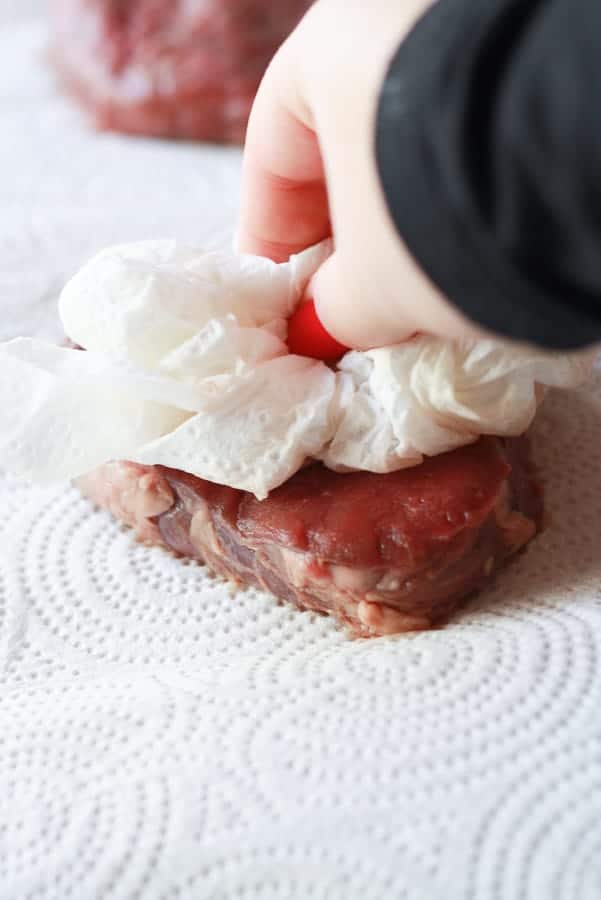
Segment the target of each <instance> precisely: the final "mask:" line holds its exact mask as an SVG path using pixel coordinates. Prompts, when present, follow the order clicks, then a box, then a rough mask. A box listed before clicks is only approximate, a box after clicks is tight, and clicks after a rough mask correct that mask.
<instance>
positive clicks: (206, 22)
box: [51, 0, 311, 142]
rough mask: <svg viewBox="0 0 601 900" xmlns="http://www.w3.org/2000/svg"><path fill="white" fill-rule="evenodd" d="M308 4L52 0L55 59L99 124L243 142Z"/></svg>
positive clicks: (301, 0)
mask: <svg viewBox="0 0 601 900" xmlns="http://www.w3.org/2000/svg"><path fill="white" fill-rule="evenodd" d="M310 5H311V2H310V0H278V2H277V3H273V2H269V0H52V5H51V10H52V20H53V31H54V40H53V59H54V61H55V64H56V66H57V67H58V70H59V72H60V73H61V75H62V77H63V81H64V83H65V84H66V86H67V87H68V89H69V90H70V91H71V93H73V94H74V95H75V96H76V97H78V98H79V100H80V101H81V102H82V103H83V104H84V106H86V107H87V108H88V109H89V110H90V111H91V112H92V114H93V116H94V118H95V121H96V124H97V125H98V127H100V128H103V129H111V130H115V131H124V132H127V133H129V134H143V135H151V136H157V137H173V138H188V139H197V140H211V141H229V142H242V140H243V138H244V132H245V129H246V123H247V119H248V114H249V111H250V107H251V104H252V101H253V99H254V96H255V93H256V91H257V88H258V86H259V82H260V80H261V77H262V75H263V73H264V71H265V69H266V67H267V64H268V62H269V60H270V59H271V57H272V56H273V54H274V53H275V51H276V49H277V48H278V46H279V45H280V43H281V42H282V41H283V40H284V38H285V37H286V36H287V35H288V33H289V32H290V31H291V30H292V29H293V28H294V26H295V25H296V24H297V22H298V21H299V20H300V19H301V17H302V15H303V13H304V12H305V11H306V9H307V8H308V7H309V6H310Z"/></svg>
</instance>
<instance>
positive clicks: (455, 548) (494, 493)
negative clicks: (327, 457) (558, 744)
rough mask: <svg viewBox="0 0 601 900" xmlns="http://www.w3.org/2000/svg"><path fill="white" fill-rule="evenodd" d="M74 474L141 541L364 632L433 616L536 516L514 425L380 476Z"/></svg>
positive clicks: (536, 498) (532, 527) (441, 618)
mask: <svg viewBox="0 0 601 900" xmlns="http://www.w3.org/2000/svg"><path fill="white" fill-rule="evenodd" d="M80 486H81V488H82V490H83V491H84V493H86V494H87V495H88V496H90V497H91V498H92V499H93V500H95V501H96V502H97V503H99V504H100V505H101V506H104V507H105V508H107V509H109V510H110V511H111V512H112V513H113V514H114V515H115V516H117V517H118V518H119V519H121V520H122V521H124V522H126V523H127V524H128V525H131V526H133V527H135V528H136V530H137V533H138V536H139V538H140V539H141V540H144V541H148V542H150V543H155V544H162V545H164V546H166V547H168V548H169V549H171V550H173V551H175V552H176V553H178V554H181V555H183V556H188V557H192V558H194V559H197V560H200V561H202V562H205V563H206V564H207V565H208V566H209V568H211V569H212V570H213V571H214V572H216V573H217V574H220V575H223V576H225V577H226V578H230V579H233V580H234V581H235V582H236V583H238V584H240V585H244V584H252V585H257V586H260V587H263V588H265V589H267V590H269V591H271V592H272V593H273V594H275V596H276V597H279V598H280V599H281V600H284V601H288V602H290V603H293V604H295V605H296V606H298V607H300V608H301V609H312V610H317V611H319V612H324V613H329V614H332V615H334V616H335V617H336V618H338V619H339V620H340V621H342V622H344V623H345V624H346V625H347V626H348V627H349V628H350V630H351V632H352V633H354V634H355V635H358V636H363V637H369V636H374V635H381V634H391V633H396V632H403V631H413V630H421V629H425V628H430V627H433V626H435V625H438V624H440V623H443V622H445V621H446V620H448V618H449V616H450V615H451V614H452V613H453V612H454V611H455V610H456V609H457V607H458V606H459V604H460V602H461V601H462V600H463V599H464V598H465V597H466V596H467V595H468V594H470V593H472V592H473V591H474V590H475V589H477V588H479V587H480V586H481V585H482V584H483V583H485V582H486V580H487V579H488V578H489V577H490V575H491V573H492V572H493V571H494V570H496V569H497V568H498V567H499V566H500V565H501V564H502V563H503V562H504V561H505V560H506V559H507V558H508V557H509V556H511V555H512V554H513V553H515V552H516V551H517V550H519V549H520V548H521V547H523V546H524V545H525V544H526V543H527V542H528V541H529V540H530V539H531V538H532V537H533V536H534V535H535V534H536V532H537V530H538V529H539V528H540V526H541V521H542V499H541V493H540V490H539V489H538V487H537V485H536V483H535V482H534V480H533V476H532V472H531V467H530V463H529V459H528V445H527V441H526V439H525V438H518V439H515V438H512V439H508V440H500V439H496V438H481V439H480V440H479V441H478V442H477V443H475V444H472V445H470V446H468V447H463V448H461V449H458V450H454V451H452V452H451V453H446V454H443V455H441V456H437V457H434V458H432V459H428V460H426V461H425V462H424V463H422V464H421V465H420V466H415V467H414V468H410V469H403V470H401V471H399V472H393V473H390V474H387V475H376V474H372V473H369V472H352V473H348V474H337V473H335V472H332V471H330V470H329V469H326V468H324V467H323V466H322V465H319V464H315V465H312V466H310V467H308V468H306V469H303V470H302V471H300V472H298V473H297V474H296V475H295V476H294V477H292V478H291V479H290V480H289V481H288V482H286V483H285V484H284V485H282V486H281V487H279V488H277V489H276V490H274V491H273V492H272V493H271V494H270V496H269V497H268V498H267V499H266V500H263V501H258V500H256V498H255V497H254V496H253V495H252V494H248V493H245V492H243V491H238V490H234V489H233V488H228V487H221V486H219V485H216V484H212V483H211V482H208V481H204V480H202V479H200V478H196V477H194V476H192V475H187V474H185V473H183V472H178V471H176V470H173V469H168V468H165V467H162V466H156V467H152V466H150V467H149V466H140V465H137V464H134V463H128V462H117V463H110V464H108V465H105V466H103V467H102V468H100V469H98V470H97V471H96V472H94V473H92V474H91V475H89V476H86V477H85V478H83V479H80Z"/></svg>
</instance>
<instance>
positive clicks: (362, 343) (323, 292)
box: [309, 252, 417, 350]
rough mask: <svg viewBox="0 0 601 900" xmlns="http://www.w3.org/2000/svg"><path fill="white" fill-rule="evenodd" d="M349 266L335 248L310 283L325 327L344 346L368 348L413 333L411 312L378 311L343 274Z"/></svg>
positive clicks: (413, 323)
mask: <svg viewBox="0 0 601 900" xmlns="http://www.w3.org/2000/svg"><path fill="white" fill-rule="evenodd" d="M348 271H349V266H348V265H343V264H342V263H341V259H340V254H339V253H337V252H335V253H333V254H332V256H330V257H329V259H327V260H326V261H325V263H324V264H323V265H322V266H321V267H320V268H319V269H318V271H317V272H316V273H315V275H314V276H313V278H312V280H311V284H310V285H309V293H310V294H311V296H312V297H313V299H314V300H315V309H316V312H317V316H318V318H319V320H320V322H321V323H322V325H323V326H324V328H325V329H326V331H327V332H328V333H329V334H330V335H331V336H332V337H333V338H335V340H336V341H338V342H339V343H341V344H344V346H345V347H354V348H355V349H358V350H368V349H370V348H372V347H382V346H384V345H386V344H397V343H400V342H401V341H405V340H407V339H408V338H410V337H411V336H412V335H413V334H415V332H416V330H417V328H416V321H415V318H414V317H413V316H411V317H407V318H404V317H403V316H402V315H400V314H399V313H398V312H397V313H396V314H395V315H394V316H393V317H390V316H385V317H382V316H380V315H378V314H377V313H378V311H377V307H376V309H375V314H374V304H373V303H372V302H370V300H369V297H368V296H367V294H366V293H363V292H362V290H361V287H360V286H359V287H358V289H357V286H356V285H355V283H354V280H353V279H349V278H348V277H346V276H345V273H348Z"/></svg>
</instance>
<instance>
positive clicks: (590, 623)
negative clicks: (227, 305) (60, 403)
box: [0, 29, 601, 900]
mask: <svg viewBox="0 0 601 900" xmlns="http://www.w3.org/2000/svg"><path fill="white" fill-rule="evenodd" d="M38 34H39V32H36V31H34V30H30V29H23V30H22V31H20V32H18V33H17V32H15V31H13V30H12V29H11V31H10V34H7V33H6V32H2V31H0V60H2V62H1V63H0V66H4V65H5V64H7V63H6V60H9V64H10V61H11V60H12V63H18V64H19V66H20V71H19V72H18V74H17V73H16V72H15V76H14V80H13V82H12V83H11V85H8V84H7V83H6V82H3V81H0V111H1V112H2V117H3V138H4V140H3V141H2V143H1V144H0V153H1V154H2V162H3V168H2V170H0V171H1V174H0V193H1V199H2V201H5V200H7V199H8V198H10V197H12V198H13V201H14V205H13V207H12V209H11V212H10V215H8V216H7V215H3V216H2V218H1V219H0V229H1V236H0V280H1V287H2V289H1V292H0V303H1V304H2V317H1V325H2V329H3V331H4V332H5V336H6V337H12V336H14V335H15V334H17V333H24V332H26V331H27V330H29V331H36V333H38V334H45V333H47V325H48V324H52V322H53V321H54V320H53V319H52V314H51V306H50V303H49V300H48V299H46V298H49V297H51V296H54V293H55V287H56V285H57V282H60V281H61V279H62V278H63V276H64V275H65V274H68V273H69V272H71V271H73V270H74V268H76V266H77V265H78V264H79V262H80V257H83V256H85V255H89V253H90V252H92V251H94V250H95V249H96V248H97V247H101V246H103V245H105V244H107V243H111V242H113V241H116V240H122V239H130V238H136V237H147V236H148V237H153V236H156V235H160V234H161V233H166V232H169V233H171V232H177V233H178V235H179V234H181V236H182V239H187V238H188V237H189V235H190V234H191V233H192V232H193V231H194V230H197V229H198V230H202V229H203V228H205V227H206V228H210V224H211V223H210V216H212V215H214V216H215V219H214V227H215V229H216V231H217V232H219V229H220V228H223V229H226V228H229V226H230V225H231V223H232V222H233V206H234V203H235V191H236V181H237V178H238V171H237V157H236V156H235V155H234V156H231V155H228V154H225V155H224V156H222V155H221V154H220V153H219V152H218V151H212V150H211V151H207V152H201V151H199V150H192V149H190V148H180V147H173V148H170V147H165V146H163V145H158V146H156V147H155V146H154V145H152V146H150V145H148V144H145V143H142V144H138V143H135V142H134V144H133V145H130V144H128V143H121V142H120V141H119V140H118V139H114V138H113V139H110V140H106V139H104V138H103V139H100V142H99V143H98V142H97V141H96V139H92V138H91V137H86V136H85V133H84V132H82V131H81V130H80V129H79V128H78V126H77V121H78V120H77V117H74V116H72V113H71V111H69V109H68V107H65V106H63V104H62V102H60V101H59V100H57V99H55V98H54V95H53V93H52V91H51V88H50V87H49V86H48V84H47V82H46V81H45V80H44V78H43V77H42V74H41V72H40V70H39V69H38V68H37V66H35V65H34V62H33V59H34V53H35V52H36V48H37V47H38V46H39V38H38V36H37V35H38ZM11 71H13V68H11ZM66 123H68V125H69V127H70V128H71V129H72V130H71V133H70V134H69V135H68V136H67V138H66V143H67V145H68V148H69V152H66V153H64V154H63V155H61V154H59V152H58V150H57V148H56V147H55V146H54V144H55V141H53V140H52V136H53V134H54V130H53V129H54V128H55V127H58V126H60V125H62V124H66ZM26 125H27V126H30V125H31V126H32V127H34V128H35V129H37V132H36V133H37V135H38V140H37V142H36V144H35V146H34V145H33V144H32V141H31V137H30V136H27V135H26V134H25V126H26ZM7 133H8V134H10V135H11V141H10V142H8V143H11V146H12V147H13V153H12V154H9V153H8V149H7V147H6V144H7V141H6V138H5V135H6V134H7ZM15 151H16V152H15ZM9 157H10V166H9V167H8V168H7V165H8V162H7V161H9ZM152 160H157V162H156V166H158V167H159V168H160V169H161V170H162V171H164V172H167V171H169V177H170V179H171V184H172V190H171V191H168V190H167V189H166V187H165V186H164V185H163V184H162V183H161V180H160V179H158V180H156V181H155V180H154V179H153V178H152V174H153V172H154V170H155V167H153V164H152V163H151V161H152ZM145 166H146V167H148V166H150V170H148V169H147V170H146V174H144V167H145ZM109 173H111V174H110V177H109ZM178 179H179V180H178ZM157 181H158V183H157ZM216 181H217V182H218V183H219V184H220V187H219V188H218V187H217V186H216V185H215V182H216ZM150 183H152V190H150V189H149V187H148V185H149V184H150ZM18 185H20V189H19V188H18ZM176 185H179V186H180V189H179V190H178V189H177V188H176ZM192 185H194V192H195V197H194V200H191V199H190V197H189V196H188V194H189V191H190V189H191V186H192ZM104 193H106V194H107V196H106V198H105V199H104V200H103V199H102V198H103V194H104ZM217 194H219V195H220V196H221V197H222V204H221V205H219V204H217V203H215V199H216V195H217ZM130 201H135V204H137V205H135V204H134V207H132V205H131V202H130ZM103 203H104V204H105V206H103V205H102V204H103ZM178 205H179V210H178ZM2 208H3V210H4V209H5V208H6V207H5V205H4V203H3V204H2ZM195 208H196V209H195ZM199 209H200V210H201V211H202V214H199V213H198V210H199ZM207 209H208V210H210V215H207ZM201 240H202V235H201ZM600 389H601V385H600V384H599V383H597V384H596V385H595V386H593V388H592V389H591V390H587V391H580V392H578V393H577V394H572V395H567V394H566V395H561V396H557V395H553V396H551V397H549V398H548V400H547V401H546V403H545V406H544V409H543V412H542V414H541V417H540V419H539V421H538V424H537V426H536V431H535V438H536V439H535V452H536V456H537V459H538V460H539V462H540V465H541V469H542V472H543V475H544V477H545V480H546V481H547V485H548V490H547V496H548V505H549V509H550V512H551V515H552V518H553V524H552V526H551V527H550V528H549V530H548V531H547V532H546V534H544V535H543V536H542V537H541V538H540V539H539V540H537V541H536V542H535V543H534V545H533V546H532V547H531V549H530V550H529V551H528V553H527V554H526V555H524V556H522V557H520V558H519V559H518V560H516V562H515V564H513V565H512V566H510V567H509V569H508V570H507V571H506V572H505V573H504V574H503V576H502V577H501V578H499V580H498V581H497V583H496V586H495V587H494V588H493V589H491V590H489V591H488V592H487V593H486V594H484V595H482V596H481V597H480V598H479V599H477V600H476V601H474V602H473V603H472V604H471V606H470V607H469V609H468V610H467V611H466V612H465V613H464V614H463V615H462V616H460V617H459V618H458V619H457V621H456V622H455V623H454V624H453V625H451V626H450V627H448V628H446V629H444V630H442V631H439V632H435V633H432V634H423V635H415V636H412V637H402V638H393V639H382V640H377V641H372V642H355V643H352V642H349V641H347V640H346V639H345V638H344V636H343V635H342V633H341V632H339V631H338V630H337V629H336V628H335V627H334V626H333V625H332V623H331V622H329V621H328V620H324V619H319V618H315V617H313V616H311V615H306V614H299V613H296V612H294V611H292V610H289V609H286V608H283V607H278V606H277V605H276V604H275V602H274V601H272V600H271V599H270V598H269V597H267V596H265V595H263V594H259V593H255V592H253V591H248V592H246V593H244V594H238V595H236V596H234V597H231V596H230V595H229V593H228V591H227V590H226V589H225V588H224V587H223V585H222V584H221V583H220V582H218V581H216V580H213V579H211V578H209V577H207V576H206V574H205V573H204V572H203V570H202V569H200V568H198V567H196V566H194V565H191V564H185V563H182V562H178V561H176V560H175V559H172V558H171V557H169V556H166V555H165V554H163V553H162V552H160V551H156V550H148V549H144V548H142V547H139V546H137V545H136V544H134V543H133V542H132V540H131V537H130V535H129V534H128V533H127V532H126V531H124V530H122V529H121V528H120V527H119V526H118V525H116V524H115V523H114V522H112V521H111V520H110V518H109V517H108V516H106V515H104V514H102V513H96V512H93V511H92V510H91V509H90V507H89V505H88V504H87V503H86V502H85V501H84V500H82V499H81V498H80V497H79V496H78V494H77V492H76V491H74V490H71V489H68V488H67V489H65V488H60V487H52V488H43V489H40V488H38V489H32V488H30V487H28V486H26V485H25V484H20V483H18V482H16V481H14V480H13V479H5V480H4V481H2V482H1V484H0V499H1V503H2V511H3V515H2V517H1V520H0V635H1V636H0V654H1V657H0V658H1V663H2V683H1V693H0V698H1V706H0V797H1V798H2V802H1V803H0V819H1V821H0V897H1V898H2V900H26V898H27V900H51V898H52V900H64V898H68V897H73V898H76V900H99V898H105V900H134V898H140V900H234V898H245V900H287V898H294V900H306V898H319V900H322V898H323V900H598V898H599V896H601V715H600V712H599V710H600V709H601V559H600V553H599V536H600V535H601V485H600V484H599V481H600V477H599V472H600V470H601V400H600Z"/></svg>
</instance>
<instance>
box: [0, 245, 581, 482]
mask: <svg viewBox="0 0 601 900" xmlns="http://www.w3.org/2000/svg"><path fill="white" fill-rule="evenodd" d="M330 252H331V246H330V243H329V242H324V243H323V244H320V245H318V246H316V247H313V248H311V249H309V250H307V251H305V252H304V253H301V254H299V255H298V256H295V257H293V258H292V259H291V260H290V262H288V263H283V264H276V263H274V262H271V261H270V260H267V259H261V258H259V257H252V256H238V255H236V254H234V253H226V252H212V253H203V252H201V251H200V250H196V249H193V248H188V247H186V246H183V245H181V244H179V243H178V242H177V241H153V242H142V243H136V244H131V245H124V246H118V247H114V248H111V249H108V250H104V251H103V252H102V253H100V254H98V255H97V256H96V257H95V258H94V259H92V260H91V261H90V262H89V263H88V264H87V265H86V266H84V267H83V269H82V270H81V271H80V272H79V273H78V274H77V275H76V276H75V277H74V278H73V279H72V280H71V281H70V282H69V284H68V285H67V286H66V288H65V289H64V291H63V293H62V295H61V298H60V303H59V309H60V314H61V319H62V322H63V326H64V328H65V332H66V334H67V335H68V336H69V337H70V338H71V339H72V340H73V341H75V342H76V343H78V344H80V345H81V346H82V347H85V348H86V350H87V351H88V352H87V353H81V352H80V351H77V350H73V349H66V348H58V347H51V346H48V345H47V344H44V343H43V342H40V341H36V340H27V339H21V340H16V341H12V342H10V343H8V344H5V345H2V346H0V385H1V386H2V393H3V396H4V397H5V398H6V399H5V401H4V403H3V408H2V410H1V412H0V464H1V465H3V466H4V467H5V468H7V469H8V470H10V471H13V472H17V473H20V474H23V475H27V476H29V477H32V478H34V479H38V480H52V479H57V478H58V479H68V478H74V477H76V476H78V475H81V474H83V473H85V472H88V471H90V470H91V469H93V468H95V467H96V466H98V465H100V464H102V463H104V462H106V461H108V460H111V459H118V458H126V459H130V460H132V461H135V462H140V463H148V464H162V465H166V466H170V467H172V468H176V469H182V470H184V471H186V472H191V473H192V474H194V475H198V476H200V477H202V478H206V479H208V480H210V481H215V482H218V483H220V484H227V485H230V486H232V487H236V488H240V489H243V490H248V491H252V492H253V493H254V494H256V496H257V497H258V498H259V499H262V498H264V497H265V496H267V494H268V492H269V491H270V490H271V489H273V488H275V487H277V486H278V485H279V484H281V483H282V482H284V481H285V480H286V479H287V478H289V477H290V476H291V475H292V474H294V472H296V471H297V470H298V469H299V468H300V467H301V466H302V465H303V464H304V462H305V461H306V460H307V459H321V460H323V461H324V463H325V464H326V465H327V466H329V467H331V468H332V469H336V470H347V469H366V470H369V471H372V472H390V471H393V470H395V469H399V468H402V467H405V466H411V465H415V464H417V463H419V462H421V460H422V459H423V457H424V456H435V455H436V454H439V453H443V452H445V451H447V450H451V449H453V448H455V447H459V446H461V445H463V444H467V443H470V442H471V441H473V440H475V439H476V438H477V437H478V436H479V435H480V434H498V435H516V434H520V433H522V432H524V431H525V430H526V429H527V427H528V426H529V424H530V422H531V421H532V419H533V418H534V415H535V413H536V409H537V406H538V403H539V401H540V400H541V399H542V396H543V393H544V389H545V388H546V387H547V386H557V387H564V388H565V387H575V386H577V385H578V384H581V383H582V382H583V381H584V380H585V379H586V377H587V375H588V374H589V372H590V366H591V361H592V360H591V354H590V353H589V354H579V355H570V356H566V355H559V354H544V353H541V352H537V351H534V350H532V349H531V348H525V347H510V346H509V345H507V344H502V343H500V342H498V341H492V340H482V341H478V342H476V343H474V342H463V343H450V342H447V341H444V340H441V339H436V338H432V337H425V336H423V337H416V338H414V339H413V340H411V341H409V342H408V343H406V344H400V345H398V346H395V347H385V348H382V349H379V350H372V351H369V352H365V353H361V352H349V353H347V354H346V356H345V357H344V358H343V359H342V360H341V362H340V365H339V367H338V369H337V371H335V372H334V371H332V370H331V369H330V368H329V367H328V366H326V365H325V364H324V363H321V362H317V361H315V360H310V359H306V358H304V357H299V356H294V355H290V354H288V352H287V348H286V344H285V337H286V320H287V318H288V317H289V316H290V314H291V313H292V312H293V310H294V308H295V307H296V305H297V304H298V303H299V302H300V301H301V298H302V296H303V293H304V291H305V288H306V287H307V284H308V283H309V280H310V278H311V276H312V275H313V274H314V272H315V271H316V269H317V268H318V267H319V265H320V264H321V263H322V262H323V261H324V259H326V258H327V256H328V255H329V253H330Z"/></svg>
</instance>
